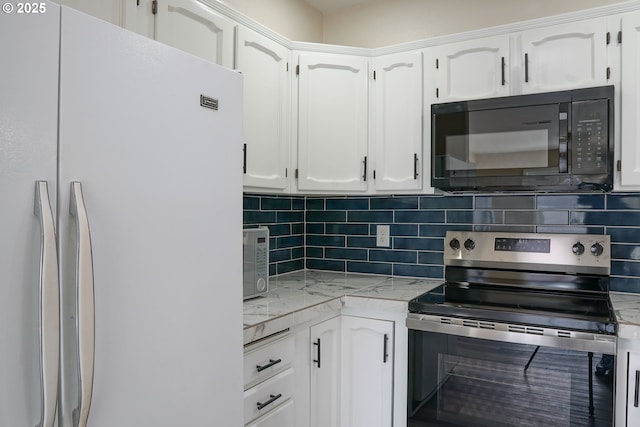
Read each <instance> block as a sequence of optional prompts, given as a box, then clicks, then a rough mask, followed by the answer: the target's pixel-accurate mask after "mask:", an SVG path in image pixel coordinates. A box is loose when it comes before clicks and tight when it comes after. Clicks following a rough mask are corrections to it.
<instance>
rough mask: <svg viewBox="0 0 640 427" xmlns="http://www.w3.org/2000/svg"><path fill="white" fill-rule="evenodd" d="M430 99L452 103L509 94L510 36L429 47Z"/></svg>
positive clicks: (427, 93)
mask: <svg viewBox="0 0 640 427" xmlns="http://www.w3.org/2000/svg"><path fill="white" fill-rule="evenodd" d="M424 53H425V88H426V97H427V100H430V101H431V102H433V103H436V102H438V103H439V102H452V101H461V100H466V99H476V98H491V97H496V96H504V95H509V87H510V85H509V79H508V77H509V76H508V72H509V37H508V36H494V37H483V38H479V39H474V40H468V41H463V42H457V43H450V44H446V45H442V46H436V47H433V48H429V49H426V50H425V51H424Z"/></svg>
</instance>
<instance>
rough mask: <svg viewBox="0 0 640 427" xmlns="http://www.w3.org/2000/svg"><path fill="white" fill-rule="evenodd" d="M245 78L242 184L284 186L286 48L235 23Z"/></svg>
mask: <svg viewBox="0 0 640 427" xmlns="http://www.w3.org/2000/svg"><path fill="white" fill-rule="evenodd" d="M236 68H237V69H238V70H239V71H240V72H241V73H242V75H243V81H244V144H245V146H244V150H245V152H244V156H245V157H244V158H245V162H244V168H243V170H244V186H245V187H256V188H266V189H273V190H285V189H287V188H288V178H287V176H288V167H289V134H288V125H289V121H288V120H287V118H288V112H289V102H288V101H289V96H288V95H289V90H288V84H287V82H288V76H289V73H288V68H289V49H287V48H285V47H284V46H281V45H279V44H278V43H276V42H274V41H272V40H270V39H268V38H267V37H264V36H262V35H260V34H258V33H256V32H255V31H252V30H249V29H248V28H245V27H238V37H237V64H236Z"/></svg>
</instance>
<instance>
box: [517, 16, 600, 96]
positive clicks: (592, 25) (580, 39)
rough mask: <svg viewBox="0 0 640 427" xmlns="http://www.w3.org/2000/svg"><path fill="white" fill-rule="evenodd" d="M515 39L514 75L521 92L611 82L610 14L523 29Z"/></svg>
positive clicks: (562, 88)
mask: <svg viewBox="0 0 640 427" xmlns="http://www.w3.org/2000/svg"><path fill="white" fill-rule="evenodd" d="M515 39H516V40H517V41H516V42H517V43H518V44H519V49H517V50H518V51H519V58H518V66H517V67H514V70H513V73H514V74H513V78H514V83H515V81H518V83H520V86H519V87H521V89H522V92H521V93H535V92H550V91H555V90H564V89H573V88H580V87H589V86H602V85H606V84H607V19H606V18H596V19H589V20H584V21H578V22H570V23H567V24H560V25H554V26H548V27H543V28H538V29H534V30H528V31H523V32H521V33H520V34H519V35H518V36H516V37H515ZM514 88H516V89H517V88H518V86H514ZM513 93H520V92H517V91H514V92H513Z"/></svg>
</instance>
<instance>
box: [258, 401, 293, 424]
mask: <svg viewBox="0 0 640 427" xmlns="http://www.w3.org/2000/svg"><path fill="white" fill-rule="evenodd" d="M293 402H294V401H293V400H289V401H287V402H286V403H285V404H283V405H280V406H279V407H278V408H277V409H274V410H273V411H271V412H269V413H268V414H267V415H265V416H264V417H261V418H259V419H258V420H256V421H254V422H253V423H251V424H247V427H295V426H294V424H293V422H294V417H295V413H294V406H293Z"/></svg>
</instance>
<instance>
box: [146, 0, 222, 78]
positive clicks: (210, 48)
mask: <svg viewBox="0 0 640 427" xmlns="http://www.w3.org/2000/svg"><path fill="white" fill-rule="evenodd" d="M234 30H235V23H234V22H233V21H232V20H231V19H229V18H226V17H224V16H222V15H219V14H218V13H216V12H214V11H213V10H212V9H211V8H209V7H207V6H205V5H203V4H202V3H200V2H198V1H195V0H158V3H157V14H156V29H155V36H156V40H158V41H160V42H162V43H165V44H168V45H169V46H173V47H176V48H178V49H181V50H184V51H186V52H189V53H192V54H194V55H196V56H199V57H201V58H204V59H206V60H208V61H211V62H213V63H216V64H218V65H222V66H225V67H228V68H233V42H234Z"/></svg>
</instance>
